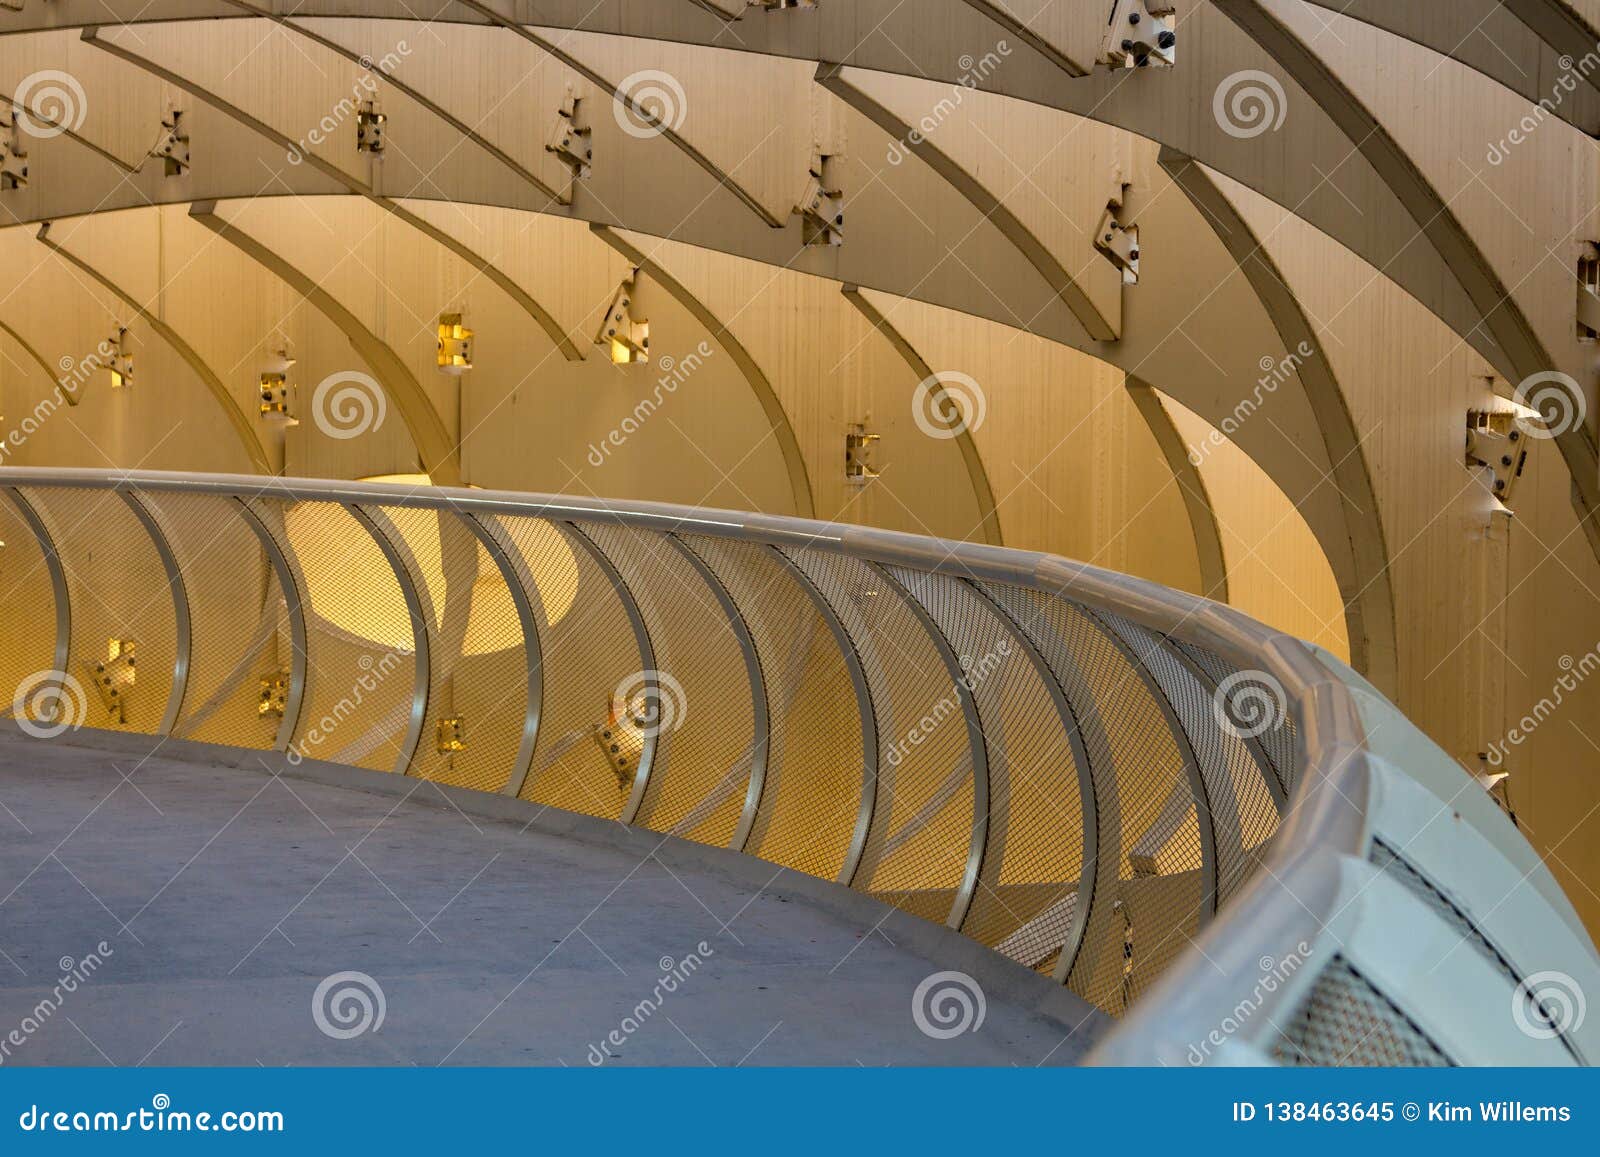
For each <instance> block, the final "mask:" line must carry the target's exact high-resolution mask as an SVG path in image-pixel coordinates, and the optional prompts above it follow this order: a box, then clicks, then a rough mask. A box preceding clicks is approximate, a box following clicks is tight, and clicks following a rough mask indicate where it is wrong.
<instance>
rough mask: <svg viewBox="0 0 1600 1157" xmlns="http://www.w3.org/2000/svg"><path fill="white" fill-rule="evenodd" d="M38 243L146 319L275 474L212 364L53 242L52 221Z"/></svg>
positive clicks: (253, 455)
mask: <svg viewBox="0 0 1600 1157" xmlns="http://www.w3.org/2000/svg"><path fill="white" fill-rule="evenodd" d="M37 240H38V241H39V243H40V244H41V245H43V246H44V247H45V248H46V249H48V250H50V251H51V252H52V253H54V254H55V255H56V256H57V257H59V258H61V259H62V260H63V261H65V262H66V263H67V264H69V265H71V266H73V267H74V268H75V269H79V270H81V271H83V272H84V273H86V274H87V275H88V276H90V277H92V278H93V279H94V280H95V282H96V283H98V284H99V285H101V286H103V287H104V288H106V289H107V290H109V291H110V292H111V293H114V294H116V296H117V297H118V298H120V299H121V300H122V302H123V303H124V304H126V305H127V307H128V308H129V309H131V310H133V311H134V312H135V313H137V314H138V315H139V316H140V317H141V318H142V319H143V320H144V323H145V324H146V325H148V326H149V327H150V328H151V329H152V330H153V331H154V332H155V334H156V336H158V337H159V338H161V340H162V341H164V342H166V343H167V344H168V345H169V346H171V347H172V349H173V352H174V353H176V354H177V355H178V356H179V357H180V358H182V359H183V361H184V363H185V364H186V365H187V366H188V367H189V368H190V369H191V370H193V371H194V372H195V376H196V377H198V378H199V379H200V380H201V381H202V382H203V383H205V387H206V389H208V390H210V391H211V396H212V397H213V398H215V399H216V401H217V405H219V406H220V407H222V412H223V414H224V415H225V416H226V417H227V419H228V424H229V425H231V426H232V427H233V432H234V433H235V434H237V435H238V437H239V442H240V444H241V445H242V446H243V447H244V452H245V454H246V456H247V457H248V458H249V459H250V464H251V465H252V466H254V467H255V469H256V471H257V472H258V473H261V474H271V473H274V471H273V469H272V462H271V460H270V459H268V458H267V452H266V449H265V448H264V447H263V446H262V445H261V439H260V438H258V437H257V436H256V428H255V426H254V424H252V423H251V421H250V419H249V417H248V416H247V415H246V414H245V412H244V411H243V410H242V409H240V407H239V403H238V401H237V400H236V399H235V398H234V396H233V395H232V394H231V393H230V392H229V391H228V387H227V384H226V383H224V382H223V380H222V378H221V377H219V376H218V374H217V372H216V371H215V370H213V369H212V368H211V365H210V363H208V362H207V361H206V360H205V359H204V358H203V357H201V356H200V354H199V352H198V351H197V350H196V349H195V348H194V347H193V346H192V345H190V344H189V343H188V342H187V341H185V340H184V339H183V337H182V336H180V335H179V333H178V331H177V330H175V329H173V328H172V327H171V326H170V325H168V324H167V323H166V322H165V321H163V320H162V319H161V318H159V317H157V316H156V315H155V314H154V313H152V312H151V311H150V310H149V309H148V308H147V307H146V306H145V304H144V303H143V302H141V301H140V300H139V299H138V298H136V297H134V296H133V294H131V293H129V292H128V291H127V290H125V289H123V288H122V286H120V285H118V284H117V283H116V282H114V281H112V280H111V279H110V278H109V277H107V276H106V275H105V274H104V273H101V272H100V270H98V269H96V268H95V267H94V266H93V265H91V264H89V263H88V262H87V261H85V260H84V259H83V258H81V257H79V256H78V255H77V254H76V253H73V252H72V251H71V250H70V249H68V248H66V247H65V246H64V245H61V244H59V243H57V242H55V241H53V240H51V239H50V222H48V221H46V222H45V223H44V224H43V225H40V226H39V233H38V236H37Z"/></svg>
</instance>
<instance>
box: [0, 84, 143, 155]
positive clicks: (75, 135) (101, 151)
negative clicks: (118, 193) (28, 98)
mask: <svg viewBox="0 0 1600 1157" xmlns="http://www.w3.org/2000/svg"><path fill="white" fill-rule="evenodd" d="M0 100H3V101H5V102H6V103H7V104H8V105H10V106H11V107H12V108H13V109H21V110H22V111H23V112H25V113H27V114H28V116H29V117H30V118H31V119H33V120H34V121H36V122H38V123H39V124H42V125H49V126H50V127H51V128H53V129H55V130H57V131H58V132H59V133H60V135H61V136H64V137H66V138H67V139H68V140H69V141H72V142H74V143H75V144H79V145H82V146H83V147H84V148H86V149H88V150H89V151H90V152H91V153H94V154H95V155H96V156H97V157H100V158H101V159H102V160H106V161H110V162H111V163H112V164H113V165H115V166H116V167H117V168H119V169H121V170H122V171H123V172H124V173H137V172H138V171H139V169H140V168H141V167H142V166H141V165H130V164H129V163H128V162H127V161H125V160H123V159H122V158H121V157H119V156H117V154H115V153H113V152H112V151H111V150H110V149H107V148H105V147H103V146H101V145H97V144H95V143H94V142H93V141H91V140H90V139H89V138H88V137H86V136H84V135H83V134H82V133H80V132H78V130H77V129H74V128H73V127H72V126H71V125H66V124H62V123H61V122H60V121H58V120H54V119H52V118H50V117H47V116H45V115H44V114H43V113H40V112H36V111H35V110H34V109H33V108H31V107H30V106H28V105H26V104H24V103H23V102H21V101H19V100H16V99H14V98H12V97H9V96H6V95H4V94H3V93H0Z"/></svg>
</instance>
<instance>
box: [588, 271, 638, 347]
mask: <svg viewBox="0 0 1600 1157" xmlns="http://www.w3.org/2000/svg"><path fill="white" fill-rule="evenodd" d="M638 272H639V271H638V270H634V276H638ZM594 343H595V345H602V346H606V347H608V348H609V349H610V351H611V360H612V362H614V363H615V364H617V365H619V366H625V365H632V364H635V363H638V362H648V361H649V360H650V323H649V322H648V321H641V320H639V319H636V318H635V317H634V316H633V278H632V277H630V278H628V279H627V280H626V281H624V282H623V283H622V284H621V285H619V286H617V292H616V293H615V294H613V295H612V297H611V306H610V308H608V309H607V310H606V317H605V321H603V322H602V323H601V325H600V332H599V333H598V334H596V335H595V339H594Z"/></svg>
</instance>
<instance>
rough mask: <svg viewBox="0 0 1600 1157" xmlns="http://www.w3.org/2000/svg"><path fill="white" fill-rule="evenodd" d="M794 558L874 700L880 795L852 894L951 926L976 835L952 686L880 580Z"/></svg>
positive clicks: (814, 554) (867, 571)
mask: <svg viewBox="0 0 1600 1157" xmlns="http://www.w3.org/2000/svg"><path fill="white" fill-rule="evenodd" d="M789 554H790V558H791V559H792V560H793V561H794V563H795V565H797V566H798V567H799V568H800V569H801V570H803V571H804V572H805V573H806V575H807V576H808V577H809V578H810V579H811V581H812V582H813V583H815V584H816V586H817V588H818V589H819V590H820V591H821V592H822V593H823V596H824V597H825V598H826V599H827V600H828V602H829V604H830V605H831V606H832V607H833V608H834V609H835V610H836V611H837V613H838V615H839V619H840V621H841V622H842V623H843V624H844V628H845V630H846V631H847V632H848V633H849V635H850V638H851V640H852V642H853V643H854V645H855V649H856V653H857V654H858V655H859V656H860V657H861V664H862V669H863V671H864V672H865V674H866V677H867V684H868V686H869V687H870V688H871V691H872V706H873V714H874V716H875V718H876V724H877V730H878V768H877V791H876V793H875V799H874V801H873V811H872V822H871V826H870V827H869V829H868V836H867V842H866V846H865V849H864V851H863V854H862V857H861V861H860V864H859V866H858V868H857V871H856V876H855V880H854V886H855V887H856V888H858V889H860V890H861V891H864V892H869V893H871V894H872V895H873V896H875V897H877V898H878V899H880V900H882V901H884V902H885V903H888V904H893V905H894V906H895V907H898V908H904V909H905V910H906V911H908V912H912V913H914V914H916V915H918V916H922V917H924V918H926V919H928V920H933V921H937V922H939V923H943V922H944V921H945V920H946V919H948V918H949V915H950V911H951V907H952V905H953V904H954V902H955V898H956V892H957V889H959V888H960V886H961V878H962V874H963V872H964V870H965V868H966V866H967V849H968V845H969V844H970V842H971V832H972V768H973V762H972V749H971V746H970V744H969V742H968V738H967V727H966V722H965V719H964V718H963V716H962V712H961V705H960V702H959V700H958V699H957V696H956V686H955V682H954V679H953V678H952V676H951V674H950V670H949V668H948V667H947V666H946V664H945V661H944V659H943V658H942V657H941V656H940V654H939V652H938V650H937V648H935V647H934V645H933V640H932V639H931V638H930V637H929V636H928V633H927V632H926V631H924V630H923V629H922V625H921V624H920V623H919V622H918V620H917V617H916V615H915V614H914V613H913V611H912V610H911V608H910V606H909V605H908V604H907V603H906V601H905V599H904V598H903V597H902V596H901V595H900V594H899V592H898V590H897V589H896V587H895V585H894V584H893V583H890V582H888V581H887V580H885V579H884V577H883V576H882V575H881V574H880V573H879V572H878V571H876V570H874V569H873V568H872V567H870V566H868V565H867V564H866V563H864V562H862V561H860V560H859V559H854V558H850V557H848V556H846V555H842V554H836V553H833V552H831V551H820V550H793V551H790V552H789Z"/></svg>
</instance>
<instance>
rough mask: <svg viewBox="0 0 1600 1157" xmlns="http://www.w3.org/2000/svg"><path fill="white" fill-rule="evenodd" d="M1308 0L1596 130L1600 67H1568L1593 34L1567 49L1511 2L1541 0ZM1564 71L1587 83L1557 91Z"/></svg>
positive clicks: (1591, 48) (1523, 4) (1591, 43)
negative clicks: (1419, 0)
mask: <svg viewBox="0 0 1600 1157" xmlns="http://www.w3.org/2000/svg"><path fill="white" fill-rule="evenodd" d="M1309 2H1310V3H1312V4H1314V5H1316V6H1317V7H1318V8H1325V9H1327V10H1328V11H1329V12H1332V13H1335V14H1336V15H1338V16H1346V17H1349V18H1350V19H1351V20H1358V21H1360V22H1361V23H1363V24H1370V25H1372V26H1373V27H1374V28H1381V29H1383V30H1384V31H1385V32H1392V33H1393V34H1394V35H1396V36H1400V37H1404V38H1405V39H1406V40H1409V41H1411V42H1412V43H1414V44H1420V45H1422V46H1423V47H1424V48H1428V49H1431V50H1433V51H1434V52H1437V53H1439V54H1440V55H1441V56H1448V57H1449V58H1450V59H1451V60H1454V61H1455V62H1456V63H1457V64H1460V65H1463V66H1464V67H1466V68H1470V69H1472V70H1473V71H1475V72H1478V73H1481V74H1482V75H1484V76H1487V77H1488V78H1489V79H1491V80H1493V81H1495V82H1496V83H1498V84H1501V85H1504V86H1505V87H1506V88H1508V89H1510V90H1511V91H1512V92H1514V93H1516V94H1517V95H1519V96H1521V97H1523V98H1525V99H1526V100H1528V101H1531V102H1532V103H1534V104H1539V103H1540V102H1541V101H1548V102H1549V103H1548V105H1546V107H1547V108H1548V109H1549V111H1550V113H1551V115H1553V116H1556V117H1559V118H1560V119H1562V120H1564V121H1566V122H1567V123H1568V124H1570V125H1572V126H1573V127H1574V128H1577V129H1579V130H1581V131H1583V132H1586V133H1588V134H1589V135H1590V136H1594V135H1596V134H1597V133H1600V69H1588V70H1585V69H1579V68H1575V67H1574V65H1575V63H1576V62H1578V61H1581V60H1583V58H1584V57H1585V56H1586V55H1588V54H1590V53H1594V52H1595V51H1596V46H1597V40H1596V37H1595V35H1594V34H1591V35H1590V36H1589V39H1588V42H1587V44H1585V45H1583V46H1582V47H1581V48H1579V49H1578V51H1577V52H1575V53H1572V52H1568V50H1567V49H1565V48H1561V47H1558V46H1556V45H1555V44H1553V43H1552V42H1551V40H1549V39H1546V38H1545V37H1542V36H1540V35H1539V33H1538V32H1537V31H1535V29H1534V27H1533V23H1534V21H1533V20H1524V19H1522V18H1521V17H1519V16H1518V15H1517V10H1518V9H1519V8H1523V9H1531V8H1534V7H1536V6H1538V5H1539V4H1540V3H1542V0H1450V2H1449V3H1448V4H1396V3H1395V2H1394V0H1309ZM1563 42H1565V41H1564V40H1563ZM1563 57H1565V58H1566V63H1565V64H1563ZM1565 75H1570V76H1571V77H1572V78H1573V80H1574V81H1575V82H1583V83H1584V84H1585V87H1584V88H1581V89H1580V88H1579V87H1578V85H1577V84H1576V83H1574V84H1573V86H1572V88H1571V89H1570V90H1567V91H1565V92H1561V91H1557V87H1558V85H1559V84H1560V79H1561V77H1563V76H1565ZM1561 87H1563V88H1565V86H1561ZM1558 98H1559V99H1558Z"/></svg>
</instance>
